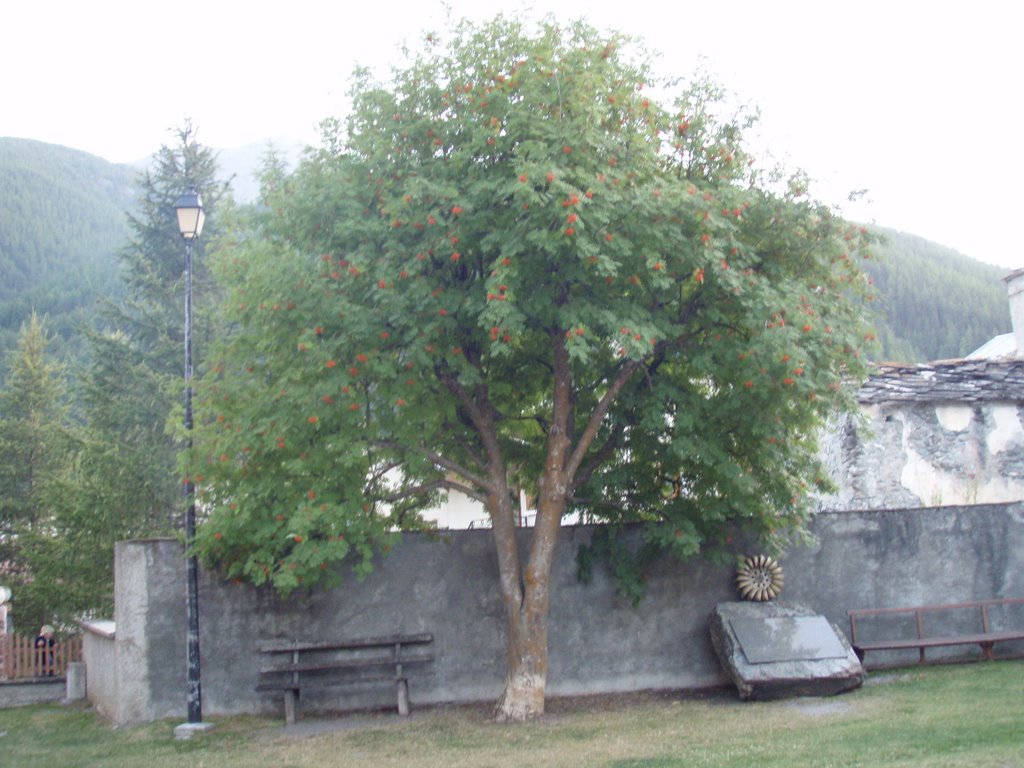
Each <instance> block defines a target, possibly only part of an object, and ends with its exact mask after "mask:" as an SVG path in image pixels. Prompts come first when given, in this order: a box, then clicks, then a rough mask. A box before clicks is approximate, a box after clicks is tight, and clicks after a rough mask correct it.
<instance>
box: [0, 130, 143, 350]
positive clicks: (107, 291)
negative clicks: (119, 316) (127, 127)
mask: <svg viewBox="0 0 1024 768" xmlns="http://www.w3.org/2000/svg"><path fill="white" fill-rule="evenodd" d="M133 181H134V172H133V171H132V169H131V168H129V167H127V166H123V165H113V164H111V163H108V162H106V161H104V160H102V159H100V158H98V157H93V156H91V155H88V154H85V153H84V152H79V151H76V150H72V149H67V148H65V147H58V146H54V145H49V144H43V143H41V142H37V141H30V140H28V139H14V138H0V276H2V280H0V357H4V356H6V353H7V352H8V351H10V350H12V349H14V346H15V339H16V337H17V334H18V330H19V328H20V327H21V325H22V323H24V322H26V321H27V320H28V318H29V315H30V314H31V313H32V312H37V313H38V314H39V315H40V316H43V317H46V318H47V326H48V328H49V330H50V332H51V333H52V334H53V336H52V338H51V339H50V349H51V352H52V353H53V354H55V355H56V356H57V357H58V358H59V359H62V360H65V361H77V360H80V359H81V356H80V352H81V351H82V349H83V347H84V345H83V344H82V338H81V335H80V326H82V325H89V324H91V323H92V321H93V320H94V319H95V317H96V302H97V300H98V299H99V298H101V297H112V296H117V295H118V294H119V293H120V284H119V282H118V270H117V259H116V257H115V254H116V250H117V248H118V246H119V245H120V244H121V243H122V242H123V241H124V239H125V237H126V235H127V230H126V228H125V216H124V212H125V210H127V209H129V208H130V207H131V200H132V194H133V189H134V184H133Z"/></svg>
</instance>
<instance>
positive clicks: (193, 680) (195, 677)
mask: <svg viewBox="0 0 1024 768" xmlns="http://www.w3.org/2000/svg"><path fill="white" fill-rule="evenodd" d="M174 208H175V210H176V211H177V213H178V230H179V231H180V232H181V236H182V237H183V238H184V239H185V431H186V432H187V433H188V449H189V450H192V243H193V242H195V241H196V240H197V239H198V238H199V235H200V234H201V233H202V231H203V222H204V221H205V220H206V212H205V211H204V210H203V201H202V200H201V199H200V198H199V193H198V192H197V191H196V188H195V187H194V186H193V187H189V190H188V192H186V193H185V194H183V195H182V196H181V197H179V198H178V202H176V203H175V204H174ZM185 496H186V499H187V502H188V511H187V512H186V513H185V547H186V551H187V552H188V555H187V559H186V569H187V572H188V576H187V577H188V608H187V613H188V722H189V724H193V723H202V722H203V694H202V689H201V688H200V685H199V566H198V564H197V563H196V556H195V554H194V553H193V552H192V546H193V545H194V544H195V539H196V487H195V483H193V482H192V476H191V472H189V477H188V479H187V480H186V481H185Z"/></svg>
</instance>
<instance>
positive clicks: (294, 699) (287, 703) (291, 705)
mask: <svg viewBox="0 0 1024 768" xmlns="http://www.w3.org/2000/svg"><path fill="white" fill-rule="evenodd" d="M298 714H299V692H298V691H285V692H284V721H285V723H286V724H288V725H295V720H296V717H297V715H298Z"/></svg>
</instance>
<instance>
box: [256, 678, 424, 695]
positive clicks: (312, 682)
mask: <svg viewBox="0 0 1024 768" xmlns="http://www.w3.org/2000/svg"><path fill="white" fill-rule="evenodd" d="M403 679H405V676H404V675H403V676H402V677H395V676H394V675H371V676H369V677H360V678H359V679H358V680H346V681H345V682H344V684H345V685H358V684H360V683H382V682H395V681H396V680H403ZM336 685H339V682H338V681H337V680H318V679H316V678H309V679H306V680H303V681H302V682H301V683H293V682H290V681H287V680H283V681H281V682H264V683H260V684H259V685H257V686H256V690H257V691H259V692H261V693H265V692H267V691H295V692H296V693H298V692H299V691H300V690H303V691H305V690H309V689H310V688H332V687H334V686H336Z"/></svg>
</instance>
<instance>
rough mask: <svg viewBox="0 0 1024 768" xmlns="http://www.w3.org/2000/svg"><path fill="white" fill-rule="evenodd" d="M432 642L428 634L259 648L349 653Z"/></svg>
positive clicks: (271, 644)
mask: <svg viewBox="0 0 1024 768" xmlns="http://www.w3.org/2000/svg"><path fill="white" fill-rule="evenodd" d="M432 642H434V636H433V635H432V634H431V633H430V632H420V633H417V634H412V635H381V636H379V637H357V638H352V639H350V640H341V641H337V642H326V643H289V642H279V641H272V640H268V641H266V642H265V643H263V644H262V645H260V646H259V649H260V651H261V652H263V653H285V652H290V651H349V650H356V649H358V648H373V647H375V646H388V645H420V644H423V643H432Z"/></svg>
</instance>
